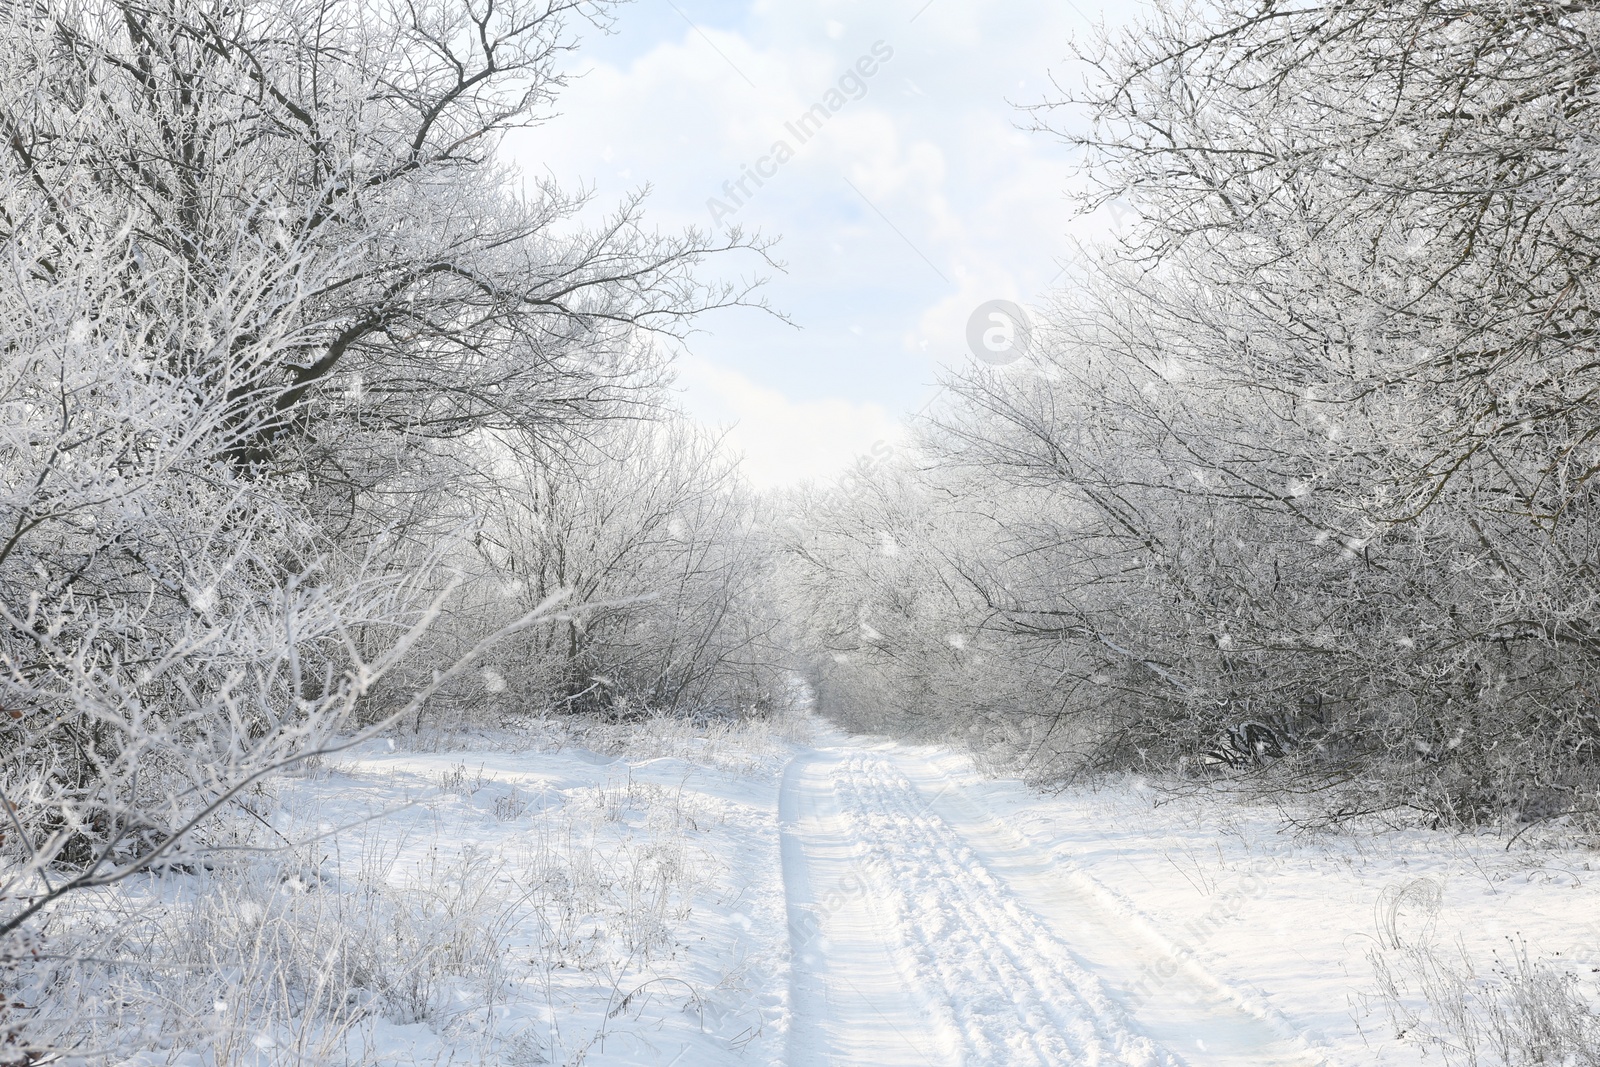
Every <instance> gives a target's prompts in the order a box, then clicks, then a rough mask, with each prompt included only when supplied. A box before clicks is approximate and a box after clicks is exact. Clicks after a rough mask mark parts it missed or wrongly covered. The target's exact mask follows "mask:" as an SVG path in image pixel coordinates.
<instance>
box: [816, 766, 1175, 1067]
mask: <svg viewBox="0 0 1600 1067" xmlns="http://www.w3.org/2000/svg"><path fill="white" fill-rule="evenodd" d="M836 788H837V790H838V795H839V800H840V803H841V806H842V809H843V813H844V817H845V820H846V822H847V823H848V824H849V826H850V827H851V832H852V834H853V836H856V837H858V838H859V839H860V840H861V841H862V842H864V843H865V844H866V846H867V857H868V858H867V860H866V866H867V867H868V868H869V869H870V870H872V871H873V872H874V873H875V874H876V875H877V877H876V878H874V881H875V882H876V883H877V886H876V887H875V888H877V889H878V890H879V891H880V892H882V893H883V894H884V896H885V897H886V900H887V902H888V903H889V905H890V907H891V910H892V911H893V912H894V914H895V918H896V920H897V921H896V926H897V927H898V933H899V935H900V938H901V939H902V941H903V942H904V948H903V949H902V960H903V970H904V971H906V972H908V975H907V976H908V978H909V979H910V980H911V981H912V982H913V983H915V984H916V985H917V986H919V987H920V990H919V991H920V993H921V995H922V997H923V998H924V999H925V1000H926V1001H927V1002H928V1003H929V1006H930V1008H931V1009H932V1011H933V1013H934V1014H935V1015H937V1016H943V1021H946V1022H947V1023H948V1024H949V1025H950V1026H951V1027H952V1028H953V1029H954V1031H955V1033H956V1034H957V1035H959V1041H960V1045H961V1053H962V1056H961V1060H962V1062H964V1063H971V1064H997V1065H998V1064H1006V1065H1017V1067H1034V1065H1037V1067H1048V1065H1054V1064H1063V1063H1073V1064H1083V1065H1086V1067H1094V1065H1100V1064H1104V1065H1107V1067H1111V1065H1125V1067H1157V1065H1167V1064H1175V1063H1178V1062H1181V1061H1178V1060H1176V1059H1175V1058H1174V1057H1172V1056H1171V1055H1170V1054H1169V1053H1167V1052H1166V1051H1165V1050H1162V1049H1160V1048H1158V1047H1157V1046H1156V1045H1155V1044H1154V1043H1152V1042H1151V1041H1150V1040H1149V1039H1148V1038H1147V1037H1145V1036H1143V1035H1142V1034H1140V1033H1138V1032H1137V1031H1136V1030H1135V1029H1134V1028H1133V1027H1132V1026H1131V1025H1130V1022H1129V1020H1128V1019H1127V1017H1126V1014H1125V1013H1124V1012H1123V1011H1122V1010H1121V1008H1120V1007H1119V1006H1118V1005H1117V1003H1116V1002H1115V1001H1114V1000H1113V999H1112V998H1111V997H1110V996H1109V995H1108V994H1107V992H1106V990H1105V988H1104V986H1103V985H1102V984H1101V982H1100V981H1099V979H1097V978H1096V977H1095V976H1094V975H1093V974H1091V973H1090V972H1089V971H1088V970H1087V969H1086V968H1085V967H1084V966H1083V965H1082V964H1081V962H1080V961H1079V960H1078V959H1077V958H1076V957H1075V955H1074V954H1073V952H1072V950H1071V949H1070V948H1069V947H1068V946H1067V944H1066V943H1065V942H1063V941H1062V940H1061V939H1060V938H1058V937H1057V936H1056V935H1055V934H1054V933H1053V932H1052V931H1051V930H1050V929H1049V928H1048V926H1047V925H1046V924H1045V923H1044V922H1043V920H1041V919H1040V917H1039V916H1038V915H1036V914H1034V913H1032V912H1031V911H1029V910H1028V909H1027V908H1026V907H1025V906H1024V905H1023V903H1022V902H1021V901H1020V900H1019V899H1018V898H1017V896H1016V894H1015V893H1014V892H1012V890H1011V889H1010V887H1009V886H1007V885H1006V884H1005V883H1004V882H1003V881H1001V880H1000V879H997V878H996V877H995V875H994V873H993V872H992V871H990V870H989V868H988V867H987V866H986V865H985V864H984V863H983V862H982V861H981V859H980V858H979V857H978V856H977V855H976V854H975V853H974V851H973V850H972V848H971V847H970V846H969V845H968V844H967V842H966V841H965V840H964V839H963V838H962V836H961V835H960V834H959V833H958V832H957V831H956V830H955V829H954V828H953V827H951V826H950V825H949V824H948V823H947V822H946V821H945V820H944V819H943V818H941V817H940V816H939V815H938V814H937V813H936V812H935V811H934V810H933V809H932V807H931V806H930V804H929V802H928V801H927V800H925V799H924V798H923V797H922V795H921V794H920V793H919V792H918V791H917V789H916V787H915V786H914V785H913V784H912V783H911V781H910V780H909V779H908V778H907V777H906V776H905V775H903V774H902V773H900V771H899V770H898V769H897V768H896V767H895V766H894V765H893V764H891V763H890V762H889V761H888V760H885V759H883V758H881V757H877V756H873V755H854V756H851V757H849V758H847V759H845V760H843V761H842V762H841V763H840V764H839V765H838V766H837V782H836ZM793 1067H799V1065H798V1064H795V1065H793Z"/></svg>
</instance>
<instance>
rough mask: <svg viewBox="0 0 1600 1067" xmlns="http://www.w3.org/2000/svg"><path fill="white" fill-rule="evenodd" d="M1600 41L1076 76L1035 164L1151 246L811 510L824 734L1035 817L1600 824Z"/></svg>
mask: <svg viewBox="0 0 1600 1067" xmlns="http://www.w3.org/2000/svg"><path fill="white" fill-rule="evenodd" d="M1597 33H1600V8H1597V7H1596V6H1595V5H1593V4H1591V3H1588V2H1578V3H1568V2H1563V3H1527V2H1522V0H1516V2H1512V0H1503V2H1490V3H1481V2H1477V0H1473V2H1466V0H1461V2H1456V0H1402V2H1393V0H1349V2H1342V3H1338V4H1321V3H1310V2H1308V3H1285V2H1281V0H1225V2H1223V3H1220V4H1216V5H1207V6H1205V7H1203V8H1196V7H1193V6H1189V5H1181V4H1176V3H1167V4H1163V5H1160V6H1158V8H1157V9H1156V10H1155V13H1154V14H1152V15H1151V16H1150V17H1149V18H1148V19H1147V20H1146V21H1145V22H1143V23H1141V24H1140V25H1138V26H1136V27H1134V28H1132V29H1130V30H1129V31H1127V32H1126V33H1122V34H1119V35H1116V36H1114V37H1108V38H1106V39H1103V40H1100V41H1098V42H1096V43H1095V45H1094V46H1093V47H1089V48H1085V49H1083V50H1082V51H1081V53H1080V56H1079V58H1080V59H1082V60H1084V61H1085V63H1086V64H1087V67H1088V69H1089V70H1090V71H1091V74H1090V77H1089V78H1088V79H1087V80H1086V83H1085V88H1084V89H1082V90H1080V91H1071V92H1066V93H1065V94H1064V95H1063V97H1062V98H1061V99H1060V100H1059V101H1057V102H1055V103H1053V104H1051V105H1048V106H1045V107H1042V108H1040V109H1039V110H1038V111H1037V112H1036V117H1037V119H1038V125H1039V127H1040V129H1041V130H1042V131H1046V132H1048V131H1052V130H1053V131H1055V132H1056V133H1057V134H1058V135H1059V136H1061V137H1063V138H1064V139H1066V140H1067V141H1068V142H1069V143H1071V144H1072V145H1074V146H1076V147H1077V148H1079V149H1081V150H1082V152H1083V153H1084V157H1085V159H1086V161H1087V162H1086V167H1085V173H1086V175H1087V177H1088V180H1089V182H1090V183H1091V189H1092V193H1091V194H1090V197H1089V201H1088V205H1087V206H1089V207H1091V208H1093V207H1097V206H1105V205H1114V206H1116V207H1117V208H1118V213H1119V214H1121V213H1123V212H1128V213H1131V214H1132V216H1133V217H1134V219H1135V221H1134V222H1133V223H1132V224H1131V225H1130V226H1128V227H1127V228H1125V229H1124V230H1122V231H1121V232H1120V234H1119V237H1118V240H1117V241H1116V242H1115V243H1114V245H1113V246H1112V247H1110V248H1107V249H1102V250H1100V251H1098V252H1097V253H1095V254H1094V255H1092V256H1085V257H1084V258H1082V259H1081V260H1080V261H1079V262H1078V263H1077V265H1076V270H1075V271H1074V275H1075V280H1074V282H1073V284H1071V285H1070V286H1067V287H1066V288H1065V289H1064V290H1063V292H1062V293H1061V295H1060V296H1059V297H1058V299H1057V300H1056V302H1055V303H1054V304H1053V306H1051V307H1050V308H1048V309H1046V310H1045V311H1044V312H1043V314H1042V317H1043V319H1044V321H1042V322H1041V323H1039V324H1037V325H1038V329H1037V336H1036V338H1035V342H1034V344H1033V349H1032V352H1031V354H1030V356H1029V357H1028V358H1026V359H1024V360H1021V361H1019V362H1017V363H1016V364H1014V365H1012V366H1009V367H1003V368H999V369H989V368H978V367H977V365H974V368H975V369H972V370H970V371H967V372H963V373H958V374H956V375H955V376H953V377H952V378H951V380H950V381H948V382H947V387H948V390H949V392H950V394H951V396H950V397H949V398H948V400H947V402H945V403H943V404H942V406H941V407H939V408H937V409H935V413H934V414H933V415H932V416H931V417H929V418H928V419H926V420H924V422H923V423H922V425H921V426H920V428H919V432H918V436H917V439H916V441H915V444H914V447H912V448H911V449H909V450H906V451H904V452H903V453H902V454H901V455H900V456H899V457H897V459H896V460H895V461H894V462H892V463H888V464H882V465H879V466H878V467H876V468H874V469H872V470H871V471H870V472H869V473H867V474H866V475H864V476H863V477H861V478H859V479H857V480H856V481H855V482H854V483H853V488H852V489H851V491H849V492H845V493H835V494H832V495H830V496H827V497H812V498H810V499H802V500H800V501H799V502H798V503H797V506H796V511H795V522H794V523H793V525H792V527H791V530H790V537H789V538H788V543H787V544H786V546H785V548H786V554H785V572H784V573H785V580H786V581H787V582H788V583H789V584H790V588H791V589H792V590H793V594H794V596H795V597H796V601H795V602H796V603H797V604H800V605H803V612H802V614H803V619H804V625H805V627H806V630H807V633H808V634H809V644H808V647H809V648H810V650H811V661H812V663H813V664H814V666H813V668H812V680H813V684H814V685H815V686H816V687H817V688H818V689H819V691H820V693H821V700H822V704H823V706H824V708H825V709H826V710H827V711H829V712H830V713H831V714H834V715H837V716H840V717H841V718H843V719H844V720H845V721H848V722H850V723H852V724H859V725H861V726H864V727H870V728H875V729H889V730H894V731H898V732H902V733H910V734H920V735H949V734H951V733H961V734H965V735H967V736H969V737H971V739H972V740H973V742H974V743H975V744H977V745H978V746H980V747H981V748H983V749H984V750H985V751H989V752H991V753H1001V754H1004V755H1006V756H1007V757H1008V758H1014V759H1015V760H1017V761H1019V762H1023V761H1025V762H1026V765H1027V766H1028V767H1029V768H1030V769H1032V770H1033V771H1034V772H1035V773H1038V774H1040V775H1041V776H1043V777H1047V778H1054V779H1060V778H1063V777H1066V776H1070V775H1073V774H1076V773H1080V772H1084V771H1094V770H1104V769H1118V768H1149V769H1159V770H1163V771H1170V770H1174V769H1183V770H1186V771H1188V772H1192V773H1196V774H1214V773H1218V772H1222V773H1229V774H1234V775H1242V776H1246V777H1249V778H1251V779H1254V780H1257V781H1260V782H1262V783H1263V784H1264V785H1268V786H1270V787H1271V788H1279V789H1293V790H1296V791H1302V792H1310V793H1313V794H1315V795H1316V796H1317V797H1318V798H1319V803H1320V804H1321V805H1322V808H1323V810H1325V811H1326V812H1328V813H1330V814H1331V815H1334V816H1341V815H1353V814H1357V813H1363V812H1373V811H1393V810H1397V809H1406V808H1410V809H1416V810H1418V811H1420V812H1422V813H1424V815H1425V816H1427V817H1431V818H1432V819H1435V820H1438V821H1439V822H1440V823H1449V824H1463V823H1474V822H1481V821H1485V820H1493V819H1499V818H1502V817H1505V816H1515V817H1519V818H1521V819H1524V820H1530V819H1541V818H1548V817H1554V816H1558V815H1562V814H1566V813H1577V814H1581V815H1586V816H1593V815H1594V814H1595V812H1596V808H1597V806H1600V805H1597V800H1600V794H1597V786H1600V775H1597V770H1600V717H1597V712H1596V706H1597V705H1596V701H1597V697H1600V688H1597V687H1600V672H1597V667H1600V658H1597V652H1600V644H1597V637H1600V634H1597V630H1596V625H1597V599H1596V594H1597V591H1600V587H1597V582H1600V576H1597V570H1596V568H1597V567H1600V530H1597V528H1596V524H1595V516H1596V508H1597V504H1600V499H1597V496H1596V487H1595V484H1594V476H1595V474H1596V473H1597V471H1600V402H1597V400H1600V397H1597V388H1600V363H1597V360H1596V340H1597V329H1600V320H1597V317H1596V311H1597V305H1596V300H1597V297H1600V275H1597V272H1596V263H1597V255H1600V243H1597V242H1600V180H1597V179H1600V170H1597V162H1596V156H1595V153H1594V150H1593V145H1594V142H1595V140H1596V136H1597V134H1600V122H1597V118H1600V115H1597V110H1596V108H1597V90H1600V80H1597V74H1600V67H1597V64H1600V50H1597V45H1600V38H1597ZM1085 119H1087V121H1085ZM1083 129H1089V130H1090V131H1092V132H1090V133H1088V134H1083V133H1078V132H1070V131H1081V130H1083Z"/></svg>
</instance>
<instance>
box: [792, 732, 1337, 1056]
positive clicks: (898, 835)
mask: <svg viewBox="0 0 1600 1067" xmlns="http://www.w3.org/2000/svg"><path fill="white" fill-rule="evenodd" d="M780 818H781V820H782V834H783V836H782V856H783V868H784V870H783V873H784V882H785V887H786V890H787V893H788V918H789V935H790V942H791V947H792V951H793V959H794V964H793V988H792V991H791V992H792V1005H793V1011H794V1018H793V1022H792V1025H791V1028H790V1036H789V1057H788V1058H789V1065H790V1067H811V1065H813V1064H873V1065H894V1064H935V1065H943V1064H968V1065H978V1064H995V1065H1001V1064H1004V1065H1012V1064H1015V1065H1019V1067H1023V1065H1040V1067H1043V1065H1056V1064H1085V1065H1100V1064H1104V1065H1108V1067H1109V1065H1114V1064H1116V1065H1127V1067H1147V1065H1149V1067H1154V1065H1158V1064H1162V1065H1168V1064H1170V1065H1188V1067H1245V1065H1250V1067H1290V1065H1294V1067H1310V1065H1312V1064H1315V1063H1316V1062H1317V1058H1316V1057H1315V1056H1313V1055H1312V1054H1310V1053H1309V1052H1307V1051H1306V1050H1305V1049H1304V1048H1303V1047H1302V1046H1299V1045H1298V1044H1297V1043H1294V1042H1291V1041H1289V1040H1287V1039H1285V1037H1284V1036H1283V1035H1282V1034H1281V1033H1280V1032H1279V1031H1278V1030H1277V1029H1275V1028H1274V1027H1272V1026H1270V1025H1269V1024H1268V1023H1266V1022H1264V1021H1262V1020H1260V1019H1258V1018H1256V1017H1254V1016H1252V1015H1249V1014H1247V1013H1246V1012H1245V1011H1244V1010H1242V1009H1241V1008H1240V1007H1238V1006H1237V1005H1236V1004H1235V1003H1234V1002H1233V1001H1232V1000H1230V999H1229V997H1228V996H1227V992H1226V990H1225V989H1224V988H1223V987H1221V986H1220V985H1218V984H1217V983H1215V982H1214V981H1211V980H1210V979H1209V977H1208V976H1206V975H1205V974H1203V973H1201V972H1199V971H1198V970H1197V969H1195V968H1194V967H1193V966H1192V965H1190V964H1189V963H1188V962H1187V961H1185V960H1183V959H1182V958H1181V957H1180V954H1178V953H1176V952H1175V951H1174V950H1173V948H1172V946H1171V945H1169V944H1165V943H1163V942H1162V940H1161V939H1160V938H1159V937H1158V936H1157V935H1155V934H1153V933H1151V932H1148V931H1146V930H1141V929H1140V928H1139V927H1138V926H1137V925H1136V924H1135V923H1133V922H1132V921H1131V920H1129V919H1128V918H1127V917H1125V916H1123V915H1121V914H1119V913H1118V912H1117V911H1116V910H1115V909H1114V908H1113V907H1112V906H1111V905H1109V904H1108V903H1106V901H1105V900H1104V898H1103V897H1102V896H1101V895H1100V894H1098V893H1097V892H1096V891H1095V890H1094V887H1093V886H1092V884H1091V883H1088V882H1087V881H1086V880H1084V879H1083V878H1082V877H1081V876H1079V875H1077V874H1076V873H1075V872H1071V871H1067V870H1064V869H1062V868H1061V867H1060V866H1059V865H1052V863H1051V862H1050V861H1049V860H1048V859H1047V858H1045V857H1044V855H1043V854H1042V853H1041V852H1040V850H1038V849H1034V848H1030V847H1028V846H1027V843H1025V842H1023V841H1022V840H1020V839H1019V838H1016V837H1015V836H1013V835H1012V834H1011V832H1010V831H1009V830H1007V829H1006V828H1005V827H1004V826H1003V825H1002V824H1001V822H1000V820H998V819H997V818H995V817H994V816H993V815H992V814H991V813H990V812H989V811H988V810H987V809H986V808H985V807H984V804H983V795H982V788H981V784H979V783H974V782H964V783H962V784H961V785H960V787H958V786H957V784H956V783H955V782H954V781H953V780H951V779H950V778H949V777H948V776H947V775H945V774H944V773H942V772H941V771H940V770H939V769H938V768H937V767H936V766H934V765H933V764H932V763H930V762H928V761H927V760H925V759H923V758H921V757H919V756H918V755H916V754H915V753H914V752H911V751H909V750H907V749H905V748H902V747H899V746H891V745H876V746H860V745H849V744H841V745H839V746H837V747H830V748H823V749H818V750H815V751H812V752H809V753H807V754H804V755H802V756H801V757H799V758H797V759H796V760H795V761H794V762H793V763H792V764H791V765H790V767H789V768H788V770H787V772H786V773H785V775H784V779H783V784H782V793H781V798H780Z"/></svg>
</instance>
